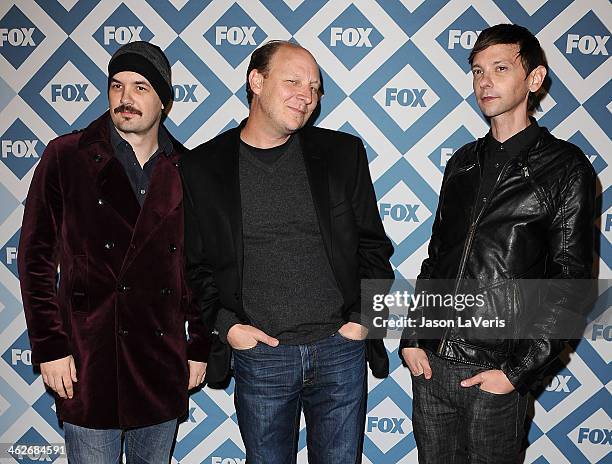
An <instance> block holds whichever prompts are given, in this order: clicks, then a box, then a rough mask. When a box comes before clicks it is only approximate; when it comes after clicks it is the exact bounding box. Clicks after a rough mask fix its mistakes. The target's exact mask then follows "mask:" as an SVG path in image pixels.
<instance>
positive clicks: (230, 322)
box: [215, 308, 241, 343]
mask: <svg viewBox="0 0 612 464" xmlns="http://www.w3.org/2000/svg"><path fill="white" fill-rule="evenodd" d="M240 323H241V321H240V319H238V316H236V314H234V313H233V312H232V311H230V310H228V309H226V308H221V309H220V310H219V313H218V314H217V322H216V324H215V328H216V329H217V331H218V332H219V340H221V341H222V342H223V343H227V333H228V332H229V330H230V329H231V328H232V326H234V325H236V324H240Z"/></svg>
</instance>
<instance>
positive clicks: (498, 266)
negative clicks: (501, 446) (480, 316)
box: [400, 128, 595, 392]
mask: <svg viewBox="0 0 612 464" xmlns="http://www.w3.org/2000/svg"><path fill="white" fill-rule="evenodd" d="M485 151H486V150H485V142H484V139H479V140H477V141H475V142H472V143H470V144H467V145H465V146H464V147H462V148H461V149H459V150H458V151H457V152H456V153H455V154H454V156H453V157H452V158H451V159H450V160H449V162H448V164H447V167H446V170H445V172H444V179H443V181H442V188H441V192H440V199H439V203H438V209H437V212H436V217H435V221H434V225H433V229H432V237H431V241H430V243H429V256H428V258H426V259H425V260H424V261H423V264H422V266H421V273H420V275H419V276H418V281H419V282H420V283H419V282H418V283H417V291H419V287H423V286H431V282H432V281H429V282H428V280H429V279H449V280H450V281H452V282H454V287H455V290H454V291H457V289H460V288H461V283H462V282H466V281H467V280H470V281H471V282H477V283H478V288H479V289H480V290H481V291H482V290H484V293H485V294H487V295H488V296H487V301H488V302H489V303H490V305H489V308H488V309H491V307H493V309H494V310H495V311H497V313H498V314H501V315H505V316H506V318H507V319H508V320H509V321H515V322H516V324H515V325H513V326H511V327H509V329H508V330H509V336H508V337H507V338H506V339H504V340H496V339H491V340H485V339H483V338H479V339H477V340H473V339H468V338H466V337H465V336H464V335H462V334H461V333H460V332H461V331H460V330H458V329H456V328H452V327H451V328H447V329H446V330H445V331H444V333H443V335H442V336H441V337H440V339H437V340H431V339H429V340H423V339H421V340H419V339H415V338H414V335H413V334H414V333H415V332H414V329H406V330H404V333H403V335H402V341H401V343H400V356H401V348H405V347H421V348H427V349H429V350H431V351H432V352H434V353H436V354H437V355H439V356H441V357H443V358H446V359H450V360H456V361H461V362H465V363H468V364H473V365H477V366H483V367H485V368H490V369H501V370H503V371H504V373H505V374H506V376H507V377H508V379H509V380H510V382H511V383H512V384H513V385H514V386H515V388H517V390H519V391H521V392H524V391H525V390H526V389H527V388H528V386H529V385H530V384H531V383H533V382H534V381H535V380H536V378H537V374H538V371H539V370H540V369H541V368H543V367H544V366H545V365H546V364H548V363H549V362H550V361H552V360H553V359H554V358H555V357H556V356H557V355H558V354H559V353H560V352H561V351H562V349H563V346H564V342H563V340H562V338H563V337H562V336H550V337H548V336H546V334H553V333H554V330H555V327H560V326H564V327H565V326H567V320H562V318H567V317H568V315H572V314H574V311H575V309H576V308H578V307H581V306H584V305H583V304H582V302H581V301H580V298H583V297H584V295H578V294H576V292H575V291H572V287H571V285H568V286H567V287H565V288H564V287H563V286H562V285H561V286H555V288H554V291H548V292H546V294H544V295H543V296H542V297H541V299H540V301H539V304H538V305H533V304H529V305H527V304H525V298H521V297H520V295H518V296H517V295H516V292H515V294H511V292H512V290H514V291H516V288H515V287H512V285H510V286H509V285H508V284H507V283H508V282H512V281H516V280H515V279H555V280H554V282H557V283H558V282H570V281H569V280H557V279H572V282H574V281H575V280H574V279H590V278H591V277H592V268H593V236H594V228H593V225H594V217H595V173H594V171H593V168H592V166H591V164H590V163H589V161H588V159H587V158H586V157H585V155H584V154H583V153H582V152H581V151H580V149H579V148H578V147H576V146H574V145H572V144H570V143H568V142H565V141H562V140H559V139H557V138H555V137H553V136H552V135H551V134H550V133H549V132H548V130H546V129H545V128H541V129H540V135H539V137H538V139H537V141H536V142H535V144H534V145H533V146H531V147H529V148H528V149H526V150H525V151H523V152H522V153H520V154H519V155H518V156H517V157H515V158H512V159H510V160H509V161H508V162H507V163H506V165H505V166H504V168H503V169H502V171H501V174H500V175H499V178H498V179H497V181H496V183H495V187H494V188H493V191H492V193H491V195H490V197H489V199H488V201H487V202H486V203H482V202H479V196H478V189H479V185H480V180H481V175H482V166H483V157H484V156H485ZM477 203H479V204H477ZM551 282H553V281H551ZM583 282H584V281H583ZM532 301H533V300H530V302H532ZM534 306H537V307H534ZM526 321H527V323H525V322H526ZM519 322H522V323H519ZM526 328H527V331H525V332H518V331H519V330H525V329H526ZM533 334H536V336H532V335H533Z"/></svg>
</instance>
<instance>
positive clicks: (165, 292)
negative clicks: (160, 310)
mask: <svg viewBox="0 0 612 464" xmlns="http://www.w3.org/2000/svg"><path fill="white" fill-rule="evenodd" d="M160 293H161V294H162V295H163V296H170V295H172V289H171V288H162V289H161V291H160Z"/></svg>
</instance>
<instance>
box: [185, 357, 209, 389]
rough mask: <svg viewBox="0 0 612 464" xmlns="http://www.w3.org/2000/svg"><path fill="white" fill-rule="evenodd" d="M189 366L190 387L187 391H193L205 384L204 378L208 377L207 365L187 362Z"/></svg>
mask: <svg viewBox="0 0 612 464" xmlns="http://www.w3.org/2000/svg"><path fill="white" fill-rule="evenodd" d="M187 364H189V386H188V387H187V390H191V389H192V388H195V387H197V386H199V385H202V382H204V376H205V375H206V363H204V362H199V361H191V360H189V361H187Z"/></svg>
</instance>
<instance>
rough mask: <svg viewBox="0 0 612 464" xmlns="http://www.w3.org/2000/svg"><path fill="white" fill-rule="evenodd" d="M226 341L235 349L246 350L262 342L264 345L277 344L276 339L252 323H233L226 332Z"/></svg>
mask: <svg viewBox="0 0 612 464" xmlns="http://www.w3.org/2000/svg"><path fill="white" fill-rule="evenodd" d="M227 342H228V343H229V344H230V346H231V347H232V348H233V349H235V350H248V349H249V348H253V347H255V345H257V343H259V342H262V343H265V344H266V345H270V346H277V345H278V340H277V339H276V338H274V337H270V336H269V335H268V334H266V333H265V332H263V331H262V330H259V329H258V328H256V327H253V326H252V325H246V324H235V325H233V326H232V327H231V328H230V329H229V332H228V333H227Z"/></svg>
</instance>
